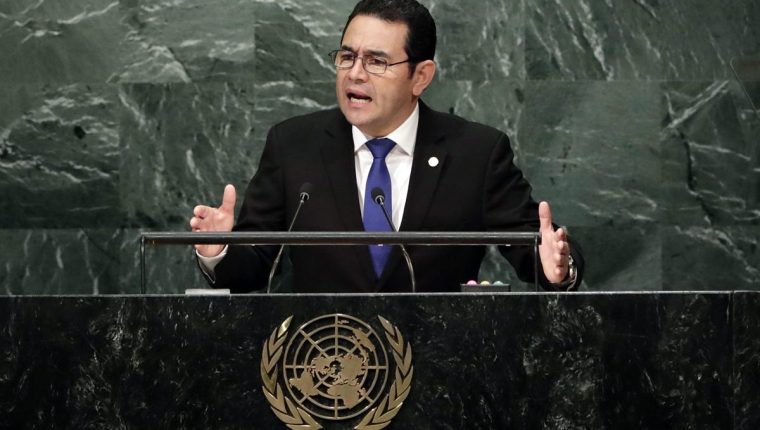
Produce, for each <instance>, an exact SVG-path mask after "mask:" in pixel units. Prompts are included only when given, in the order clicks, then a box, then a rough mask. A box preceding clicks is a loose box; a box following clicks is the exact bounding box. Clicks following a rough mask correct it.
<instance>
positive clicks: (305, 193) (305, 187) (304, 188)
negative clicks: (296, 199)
mask: <svg viewBox="0 0 760 430" xmlns="http://www.w3.org/2000/svg"><path fill="white" fill-rule="evenodd" d="M312 188H314V186H313V185H311V182H304V183H303V184H301V189H300V192H299V193H298V195H299V196H300V197H301V200H303V201H307V200H309V197H311V196H310V195H309V193H311V190H312Z"/></svg>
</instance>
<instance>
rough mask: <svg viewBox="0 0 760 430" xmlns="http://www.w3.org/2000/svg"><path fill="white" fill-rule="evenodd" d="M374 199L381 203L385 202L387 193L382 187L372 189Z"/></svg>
mask: <svg viewBox="0 0 760 430" xmlns="http://www.w3.org/2000/svg"><path fill="white" fill-rule="evenodd" d="M372 200H374V201H375V203H377V204H379V205H381V204H383V203H385V193H384V192H383V189H382V188H380V187H375V188H373V189H372Z"/></svg>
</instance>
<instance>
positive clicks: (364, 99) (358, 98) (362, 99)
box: [348, 91, 372, 103]
mask: <svg viewBox="0 0 760 430" xmlns="http://www.w3.org/2000/svg"><path fill="white" fill-rule="evenodd" d="M348 100H350V101H351V102H353V103H369V102H371V101H372V97H369V96H367V95H365V94H361V93H357V92H353V91H349V92H348Z"/></svg>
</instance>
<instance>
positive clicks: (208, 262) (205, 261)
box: [195, 245, 229, 282]
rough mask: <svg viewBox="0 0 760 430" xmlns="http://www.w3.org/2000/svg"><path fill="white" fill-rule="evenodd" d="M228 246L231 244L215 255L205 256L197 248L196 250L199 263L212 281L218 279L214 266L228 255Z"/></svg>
mask: <svg viewBox="0 0 760 430" xmlns="http://www.w3.org/2000/svg"><path fill="white" fill-rule="evenodd" d="M227 248H229V245H227V246H225V247H224V249H222V252H220V253H219V255H217V256H214V257H204V256H202V255H201V254H200V253H199V252H198V250H197V249H196V250H195V255H196V256H197V257H198V263H199V265H200V266H201V270H202V271H203V273H205V274H206V276H208V277H209V279H211V281H212V282H213V281H215V280H216V277H215V276H214V268H215V267H216V265H217V264H219V262H220V261H222V259H223V258H224V256H225V255H227Z"/></svg>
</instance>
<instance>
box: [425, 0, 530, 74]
mask: <svg viewBox="0 0 760 430" xmlns="http://www.w3.org/2000/svg"><path fill="white" fill-rule="evenodd" d="M425 4H426V5H427V6H428V7H429V9H430V13H431V15H433V18H434V19H435V20H436V27H437V29H436V30H437V33H438V49H437V50H436V51H437V53H436V60H437V62H438V73H439V76H440V78H441V82H448V81H451V80H473V81H476V82H482V81H490V80H499V79H507V78H508V79H524V78H525V4H524V1H523V0H518V1H511V0H485V1H483V0H480V1H456V0H431V1H429V2H426V3H425Z"/></svg>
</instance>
